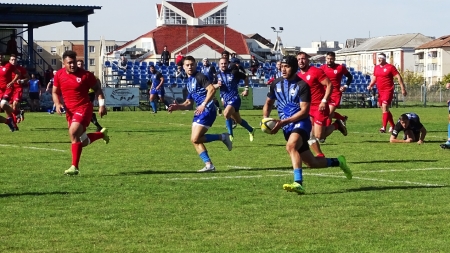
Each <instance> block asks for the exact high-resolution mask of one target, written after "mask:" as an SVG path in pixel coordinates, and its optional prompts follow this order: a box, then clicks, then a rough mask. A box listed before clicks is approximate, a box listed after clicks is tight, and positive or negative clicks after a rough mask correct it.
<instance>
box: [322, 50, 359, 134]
mask: <svg viewBox="0 0 450 253" xmlns="http://www.w3.org/2000/svg"><path fill="white" fill-rule="evenodd" d="M335 60H336V54H335V53H334V52H328V53H327V56H326V61H327V64H323V65H322V66H320V68H321V69H322V70H323V72H325V75H326V76H327V77H328V79H330V81H331V84H332V85H333V92H331V96H330V102H329V103H328V106H329V107H330V117H329V118H328V120H327V126H329V125H331V119H333V118H334V119H339V120H342V122H344V124H347V116H342V115H341V114H340V113H338V112H336V108H337V107H338V106H339V105H340V104H341V99H342V92H344V91H345V90H346V89H347V87H348V85H350V83H351V82H352V80H353V76H352V75H351V74H350V73H349V72H348V70H347V68H346V67H345V66H343V65H340V64H336V63H335ZM343 76H346V77H347V82H346V84H345V85H344V86H341V80H342V77H343Z"/></svg>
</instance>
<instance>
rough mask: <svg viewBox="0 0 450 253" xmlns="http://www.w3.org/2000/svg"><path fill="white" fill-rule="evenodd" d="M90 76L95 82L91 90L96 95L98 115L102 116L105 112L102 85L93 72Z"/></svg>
mask: <svg viewBox="0 0 450 253" xmlns="http://www.w3.org/2000/svg"><path fill="white" fill-rule="evenodd" d="M92 76H93V78H94V79H95V84H94V86H93V87H92V90H94V92H95V95H97V100H98V114H99V115H100V117H103V116H104V115H106V114H107V111H106V105H105V95H104V94H103V90H102V85H101V83H100V80H99V79H97V78H95V76H94V75H93V74H92ZM53 80H54V79H53Z"/></svg>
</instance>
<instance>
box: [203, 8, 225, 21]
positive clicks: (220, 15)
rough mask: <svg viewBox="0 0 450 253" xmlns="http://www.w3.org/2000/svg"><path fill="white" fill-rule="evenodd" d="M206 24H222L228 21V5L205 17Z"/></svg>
mask: <svg viewBox="0 0 450 253" xmlns="http://www.w3.org/2000/svg"><path fill="white" fill-rule="evenodd" d="M204 22H205V24H207V25H220V24H222V25H223V24H225V23H226V22H227V7H225V8H223V9H222V10H220V11H218V12H216V13H214V14H212V15H211V16H209V17H207V18H205V20H204Z"/></svg>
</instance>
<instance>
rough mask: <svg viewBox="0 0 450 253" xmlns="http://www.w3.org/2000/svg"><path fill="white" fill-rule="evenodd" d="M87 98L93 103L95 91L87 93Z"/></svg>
mask: <svg viewBox="0 0 450 253" xmlns="http://www.w3.org/2000/svg"><path fill="white" fill-rule="evenodd" d="M89 100H91V102H92V103H94V100H95V92H91V93H89Z"/></svg>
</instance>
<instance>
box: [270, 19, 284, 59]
mask: <svg viewBox="0 0 450 253" xmlns="http://www.w3.org/2000/svg"><path fill="white" fill-rule="evenodd" d="M271 28H272V30H273V31H274V32H275V33H276V34H277V37H276V39H275V43H278V34H279V33H282V32H283V27H280V29H278V30H277V29H276V28H275V27H273V26H272V27H271ZM278 56H281V49H280V44H278V49H277V51H276V56H275V58H276V60H277V61H278V60H280V59H278ZM280 58H281V57H280Z"/></svg>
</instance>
